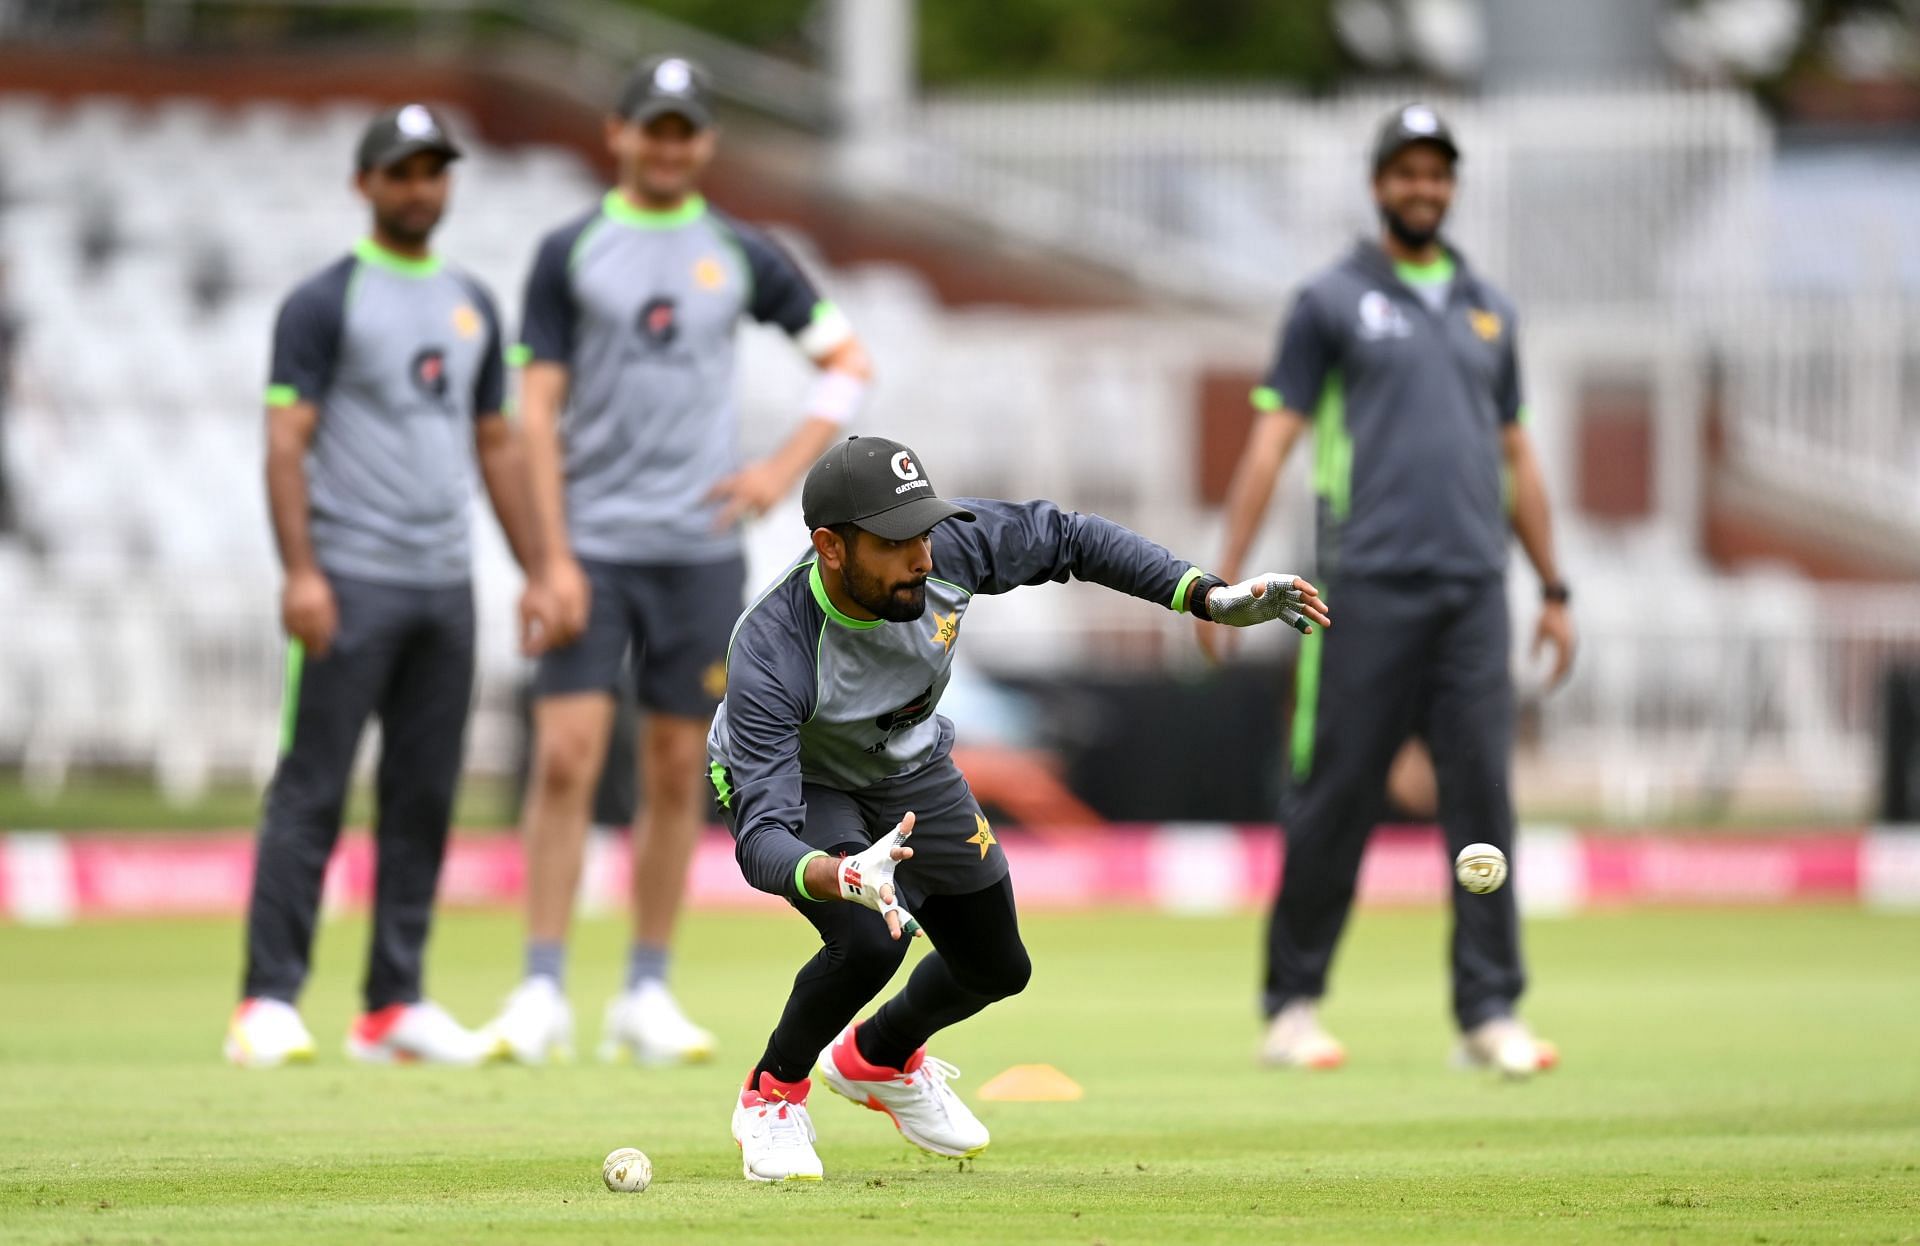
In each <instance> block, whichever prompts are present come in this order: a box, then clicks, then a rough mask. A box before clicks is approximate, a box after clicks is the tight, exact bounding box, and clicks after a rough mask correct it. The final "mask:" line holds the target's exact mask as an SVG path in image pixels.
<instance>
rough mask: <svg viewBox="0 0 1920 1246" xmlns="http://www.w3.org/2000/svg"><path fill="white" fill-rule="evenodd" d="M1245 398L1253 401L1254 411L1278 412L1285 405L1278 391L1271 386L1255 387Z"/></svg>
mask: <svg viewBox="0 0 1920 1246" xmlns="http://www.w3.org/2000/svg"><path fill="white" fill-rule="evenodd" d="M1247 396H1248V397H1249V398H1251V399H1252V400H1253V409H1254V410H1255V411H1278V410H1279V409H1280V408H1281V407H1284V406H1286V405H1287V404H1286V402H1285V400H1284V399H1282V398H1281V397H1280V391H1279V390H1277V389H1275V388H1274V387H1273V386H1271V385H1258V386H1255V387H1254V391H1253V392H1252V393H1251V394H1249V395H1247Z"/></svg>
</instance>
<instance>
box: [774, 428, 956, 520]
mask: <svg viewBox="0 0 1920 1246" xmlns="http://www.w3.org/2000/svg"><path fill="white" fill-rule="evenodd" d="M800 512H801V514H802V515H803V516H805V518H806V521H807V527H808V528H810V529H811V528H831V527H834V526H835V525H837V524H843V523H850V524H856V525H858V526H859V527H861V528H864V529H865V530H866V531H868V532H871V533H873V534H874V535H875V536H878V537H885V538H886V539H887V540H889V541H905V540H907V539H908V538H910V537H916V536H919V535H920V534H921V533H923V532H931V531H933V529H934V527H935V526H936V525H938V524H941V523H944V522H945V521H947V520H949V519H965V520H968V521H971V520H972V519H973V512H972V511H970V510H967V509H965V508H964V507H960V506H955V505H954V504H953V503H952V502H949V501H947V500H946V499H944V498H942V497H940V496H938V495H937V494H935V493H934V491H933V482H932V481H930V480H928V479H927V475H926V473H925V472H924V471H922V470H921V468H920V460H919V458H918V457H916V456H915V454H914V453H913V451H911V450H909V449H907V448H906V447H905V446H903V445H901V444H900V443H899V442H897V441H888V440H887V439H886V438H885V437H849V438H847V439H846V440H845V441H843V442H841V443H840V444H839V445H837V446H834V447H833V448H832V449H830V450H828V451H827V452H826V453H825V454H823V455H821V456H820V459H819V461H818V462H816V463H815V464H814V465H813V467H812V468H811V469H810V470H809V471H808V472H807V482H806V483H805V484H804V485H802V486H801V487H800Z"/></svg>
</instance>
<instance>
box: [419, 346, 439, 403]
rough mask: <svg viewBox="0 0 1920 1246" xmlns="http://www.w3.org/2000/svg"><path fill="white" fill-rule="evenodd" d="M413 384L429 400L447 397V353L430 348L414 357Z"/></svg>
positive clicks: (437, 348)
mask: <svg viewBox="0 0 1920 1246" xmlns="http://www.w3.org/2000/svg"><path fill="white" fill-rule="evenodd" d="M410 371H411V372H412V374H413V383H414V385H415V387H416V388H418V389H419V390H420V392H421V393H423V394H425V395H427V396H428V397H429V398H445V397H446V396H447V352H445V351H443V350H441V349H440V348H439V347H438V346H429V347H427V348H426V349H425V350H423V351H421V352H420V353H419V354H417V355H415V356H414V357H413V364H412V367H411V369H410Z"/></svg>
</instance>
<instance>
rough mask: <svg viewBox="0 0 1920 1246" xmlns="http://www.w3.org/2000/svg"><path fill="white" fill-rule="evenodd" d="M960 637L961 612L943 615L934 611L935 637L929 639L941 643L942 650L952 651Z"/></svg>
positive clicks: (956, 611)
mask: <svg viewBox="0 0 1920 1246" xmlns="http://www.w3.org/2000/svg"><path fill="white" fill-rule="evenodd" d="M959 635H960V612H959V611H958V610H955V611H954V612H953V613H951V614H941V613H940V612H939V611H937V610H936V611H934V613H933V635H932V636H931V637H929V639H931V640H937V641H939V642H940V644H941V647H942V648H945V649H947V650H949V651H951V650H952V648H953V642H954V641H955V640H956V639H957V638H958V637H959Z"/></svg>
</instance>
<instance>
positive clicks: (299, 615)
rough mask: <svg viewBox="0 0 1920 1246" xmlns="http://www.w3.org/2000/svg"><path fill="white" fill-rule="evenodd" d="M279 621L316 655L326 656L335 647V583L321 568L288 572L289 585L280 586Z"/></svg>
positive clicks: (336, 626)
mask: <svg viewBox="0 0 1920 1246" xmlns="http://www.w3.org/2000/svg"><path fill="white" fill-rule="evenodd" d="M280 622H281V624H282V625H283V626H284V627H285V628H286V629H287V635H289V636H291V637H293V638H294V639H295V640H297V641H299V642H300V645H301V647H302V648H304V649H305V650H306V651H307V652H308V653H310V654H312V655H313V656H314V657H316V658H320V657H325V656H326V654H327V650H328V649H331V648H332V647H333V634H334V633H335V632H336V631H338V630H339V628H340V611H339V609H338V608H337V607H336V606H335V605H334V602H333V586H332V585H331V584H329V583H327V577H326V576H325V575H323V574H321V573H320V571H319V570H318V569H316V568H308V569H307V570H305V571H296V572H293V573H292V574H290V575H289V576H287V584H286V587H285V588H283V589H281V590H280Z"/></svg>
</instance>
